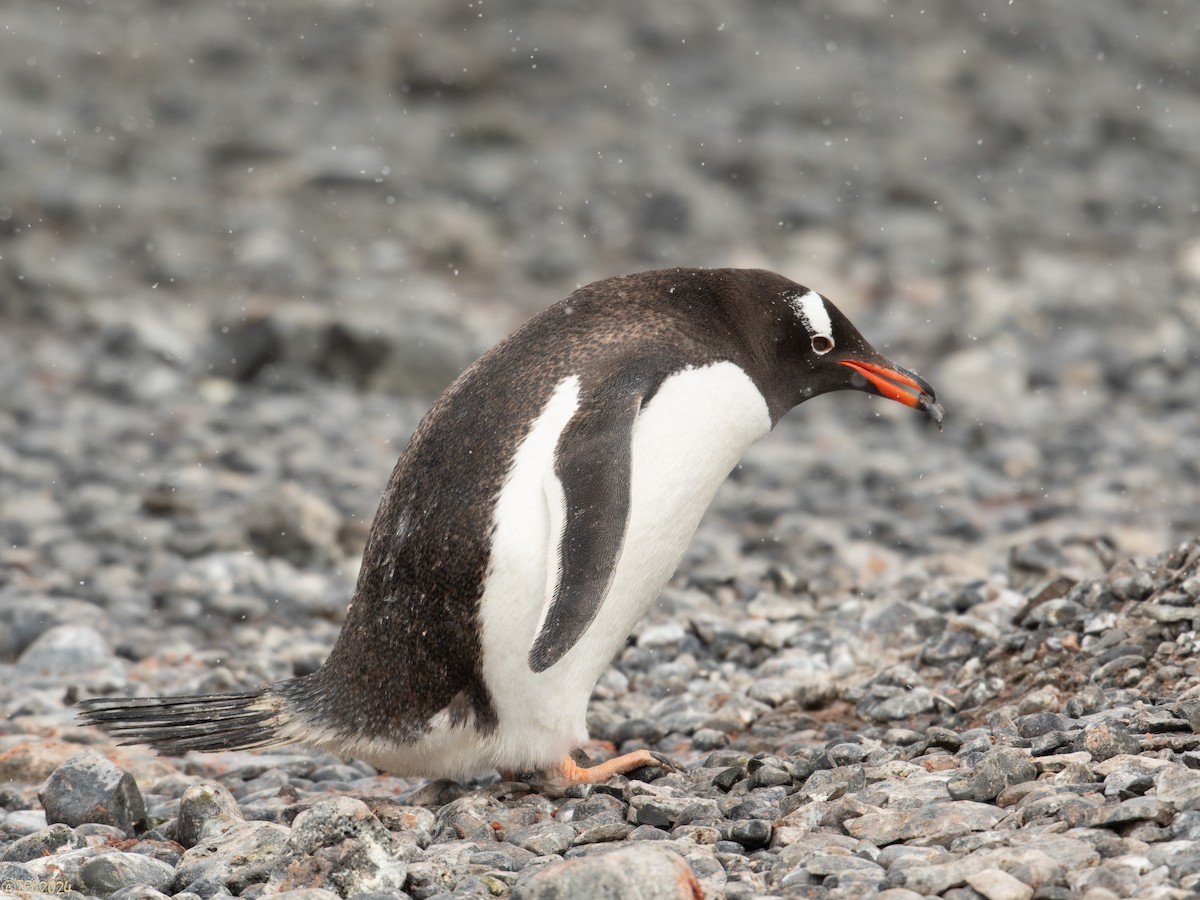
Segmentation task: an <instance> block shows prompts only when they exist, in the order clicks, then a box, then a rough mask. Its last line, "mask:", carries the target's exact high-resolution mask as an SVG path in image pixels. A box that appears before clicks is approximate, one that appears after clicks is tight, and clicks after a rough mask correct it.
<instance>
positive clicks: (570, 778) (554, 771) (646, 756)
mask: <svg viewBox="0 0 1200 900" xmlns="http://www.w3.org/2000/svg"><path fill="white" fill-rule="evenodd" d="M643 766H661V767H662V768H666V769H669V768H674V766H673V765H672V763H671V762H670V761H669V760H667V759H666V758H664V757H662V756H660V755H659V754H655V753H651V752H650V751H649V750H634V751H633V752H632V753H626V754H625V755H624V756H617V757H615V758H613V759H610V760H608V761H607V762H602V763H599V764H597V765H594V766H588V767H587V768H584V767H583V766H580V765H577V764H576V762H575V760H574V759H572V758H571V757H570V756H568V757H566V758H565V759H563V761H562V762H560V763H559V764H558V765H557V766H555V767H553V768H551V769H547V770H546V773H545V781H546V787H548V788H551V789H552V790H554V791H555V792H559V791H564V790H566V789H567V788H569V787H570V786H571V785H575V784H603V783H604V782H606V781H608V780H609V779H610V778H613V777H614V776H616V775H625V774H626V773H628V772H632V771H633V770H634V769H640V768H642V767H643Z"/></svg>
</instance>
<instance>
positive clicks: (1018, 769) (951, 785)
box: [946, 748, 1038, 802]
mask: <svg viewBox="0 0 1200 900" xmlns="http://www.w3.org/2000/svg"><path fill="white" fill-rule="evenodd" d="M1037 776H1038V767H1037V765H1036V764H1035V763H1034V762H1033V761H1032V760H1031V759H1030V758H1029V757H1028V756H1026V755H1025V754H1024V753H1022V752H1021V751H1019V750H1009V749H1005V748H997V749H995V750H992V751H991V752H989V753H987V754H986V755H985V756H984V757H983V759H982V760H980V762H979V764H978V765H977V766H975V768H974V769H973V770H972V771H971V773H970V774H969V775H967V776H965V777H963V778H955V779H953V780H952V781H949V782H947V784H946V789H947V790H948V791H949V793H950V796H951V797H952V798H953V799H955V800H976V801H981V802H987V801H991V800H995V799H996V797H997V796H998V795H999V794H1000V792H1001V791H1002V790H1004V789H1005V788H1006V787H1009V786H1010V785H1014V784H1022V783H1024V782H1026V781H1033V780H1034V779H1035V778H1037Z"/></svg>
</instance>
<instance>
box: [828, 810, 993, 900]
mask: <svg viewBox="0 0 1200 900" xmlns="http://www.w3.org/2000/svg"><path fill="white" fill-rule="evenodd" d="M1003 817H1004V813H1003V812H1002V811H1001V810H999V809H996V807H994V806H988V805H986V804H983V803H974V802H971V801H968V800H959V801H955V802H950V803H933V804H930V805H929V806H926V807H923V808H920V809H904V810H892V809H880V810H875V811H871V812H866V813H864V814H863V815H861V816H858V817H857V818H851V819H846V821H845V822H843V823H842V826H843V827H844V828H845V829H846V830H847V831H848V832H849V833H850V834H851V835H853V836H854V837H856V838H859V839H860V840H864V841H870V842H871V843H872V844H875V845H876V846H877V847H882V846H884V845H885V844H893V843H895V842H896V841H907V840H913V839H918V838H919V839H922V840H926V841H935V842H939V843H941V842H946V841H949V840H951V839H953V838H956V837H959V836H960V835H964V834H970V833H971V832H973V831H986V830H988V829H989V828H992V827H994V826H995V824H996V823H997V822H999V821H1000V820H1001V819H1002V818H1003ZM935 893H936V892H935Z"/></svg>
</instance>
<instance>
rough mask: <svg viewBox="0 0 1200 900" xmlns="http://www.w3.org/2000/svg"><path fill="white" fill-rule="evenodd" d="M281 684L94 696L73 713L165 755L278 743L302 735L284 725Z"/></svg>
mask: <svg viewBox="0 0 1200 900" xmlns="http://www.w3.org/2000/svg"><path fill="white" fill-rule="evenodd" d="M279 687H280V685H267V686H266V687H261V688H258V689H257V690H253V691H240V692H232V693H224V694H192V695H189V696H182V697H138V698H122V697H97V698H95V699H93V700H84V701H82V702H81V703H80V704H79V705H80V712H79V715H78V716H77V717H76V718H77V719H78V720H79V722H80V724H83V725H98V726H99V727H101V728H103V729H104V730H105V731H107V732H108V733H109V734H111V735H112V736H113V737H115V738H118V739H120V744H121V745H122V746H127V745H129V744H145V745H147V746H149V747H153V748H154V749H155V750H157V751H159V752H160V753H165V754H168V755H177V754H182V753H187V752H188V751H189V750H201V751H212V750H257V749H263V748H267V747H280V746H284V745H286V744H294V743H297V742H298V741H299V740H300V738H299V736H298V735H296V729H294V728H288V727H287V726H288V725H289V724H290V723H292V720H293V718H294V714H293V712H292V711H291V710H290V709H289V704H288V702H287V700H286V699H285V697H284V696H283V694H282V693H281V692H280V691H279V690H278V688H279Z"/></svg>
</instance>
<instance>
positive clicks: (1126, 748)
mask: <svg viewBox="0 0 1200 900" xmlns="http://www.w3.org/2000/svg"><path fill="white" fill-rule="evenodd" d="M1075 748H1076V749H1078V750H1086V751H1087V752H1088V753H1090V754H1092V758H1093V759H1095V760H1096V761H1097V762H1100V761H1103V760H1106V759H1111V758H1112V757H1114V756H1118V755H1120V754H1122V753H1131V754H1136V753H1137V752H1138V751H1139V750H1140V749H1141V742H1140V741H1139V740H1138V739H1137V738H1136V737H1134V736H1133V735H1132V734H1130V733H1129V729H1128V728H1126V727H1125V726H1124V725H1122V724H1121V723H1120V722H1117V721H1115V720H1107V721H1101V722H1094V723H1092V724H1089V725H1086V726H1084V729H1083V733H1082V734H1081V735H1080V736H1079V737H1078V738H1077V739H1076V741H1075Z"/></svg>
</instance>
